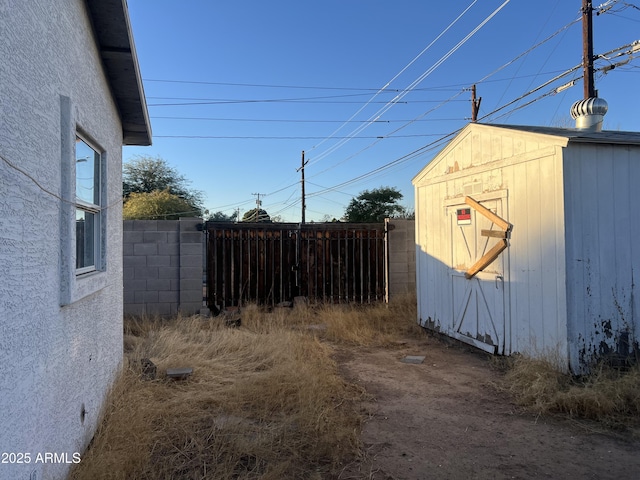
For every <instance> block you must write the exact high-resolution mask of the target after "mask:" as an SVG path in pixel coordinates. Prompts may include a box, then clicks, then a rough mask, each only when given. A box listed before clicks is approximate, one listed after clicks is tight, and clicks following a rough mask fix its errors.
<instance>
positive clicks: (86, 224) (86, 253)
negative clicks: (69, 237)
mask: <svg viewBox="0 0 640 480" xmlns="http://www.w3.org/2000/svg"><path fill="white" fill-rule="evenodd" d="M96 217H97V214H95V213H91V212H85V211H84V210H80V209H76V268H86V267H92V266H95V264H96V261H95V258H96V256H95V246H96V235H97V228H96V227H97V221H96Z"/></svg>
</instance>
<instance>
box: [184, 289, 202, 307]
mask: <svg viewBox="0 0 640 480" xmlns="http://www.w3.org/2000/svg"><path fill="white" fill-rule="evenodd" d="M197 302H200V305H202V289H200V290H186V291H185V290H180V305H182V304H184V303H197Z"/></svg>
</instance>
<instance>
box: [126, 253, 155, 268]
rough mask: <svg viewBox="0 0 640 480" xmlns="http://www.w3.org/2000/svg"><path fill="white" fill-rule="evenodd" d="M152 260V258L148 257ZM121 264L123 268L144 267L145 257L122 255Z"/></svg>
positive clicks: (145, 264) (145, 263)
mask: <svg viewBox="0 0 640 480" xmlns="http://www.w3.org/2000/svg"><path fill="white" fill-rule="evenodd" d="M149 258H154V257H149ZM122 264H123V266H124V268H127V267H146V266H147V257H146V256H144V255H124V256H123V260H122Z"/></svg>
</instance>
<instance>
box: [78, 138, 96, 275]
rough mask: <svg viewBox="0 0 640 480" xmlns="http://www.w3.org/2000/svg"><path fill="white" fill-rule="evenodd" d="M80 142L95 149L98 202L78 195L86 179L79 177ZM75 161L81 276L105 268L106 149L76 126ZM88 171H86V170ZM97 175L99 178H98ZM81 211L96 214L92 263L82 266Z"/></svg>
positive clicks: (94, 185) (79, 268)
mask: <svg viewBox="0 0 640 480" xmlns="http://www.w3.org/2000/svg"><path fill="white" fill-rule="evenodd" d="M80 142H82V143H83V144H84V145H85V146H86V147H88V148H89V149H90V150H91V151H93V162H94V165H93V177H92V178H91V180H92V183H93V186H92V188H93V189H94V190H95V191H94V193H93V196H94V202H97V203H91V202H90V201H87V200H86V199H82V198H80V197H79V196H78V186H79V181H80V180H86V178H85V179H79V178H78V168H77V167H78V163H80V160H81V159H79V158H78V145H79V144H80ZM74 153H75V154H74V162H75V168H74V170H75V175H74V188H73V191H74V222H75V225H76V228H75V233H76V239H75V246H74V253H75V255H74V256H75V274H76V277H78V276H81V275H86V274H89V273H93V272H98V271H101V270H104V259H103V256H102V247H103V244H104V238H103V236H104V235H103V229H102V223H103V208H104V207H103V199H104V184H103V168H104V165H103V159H104V150H103V149H101V148H100V147H98V146H97V145H96V144H95V142H92V141H91V140H89V139H88V138H87V136H86V135H83V134H82V132H81V131H79V129H77V128H76V132H75V149H74ZM84 173H86V172H84ZM96 177H97V178H96ZM79 212H81V213H83V214H84V215H86V214H91V215H93V216H94V222H93V228H92V234H93V245H91V247H92V248H93V255H92V261H91V264H89V265H83V266H81V267H79V266H78V265H79V253H80V248H79V247H80V243H79V240H80V239H79V236H78V228H77V225H78V213H79ZM85 246H86V244H83V249H82V250H83V251H84V247H85Z"/></svg>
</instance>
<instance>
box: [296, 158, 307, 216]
mask: <svg viewBox="0 0 640 480" xmlns="http://www.w3.org/2000/svg"><path fill="white" fill-rule="evenodd" d="M307 163H308V162H305V161H304V150H303V151H302V163H301V165H300V168H299V169H298V170H299V171H300V172H302V179H301V180H300V183H301V184H302V219H301V221H300V223H304V222H305V210H306V209H307V204H306V203H305V195H304V166H305V165H306V164H307Z"/></svg>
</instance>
